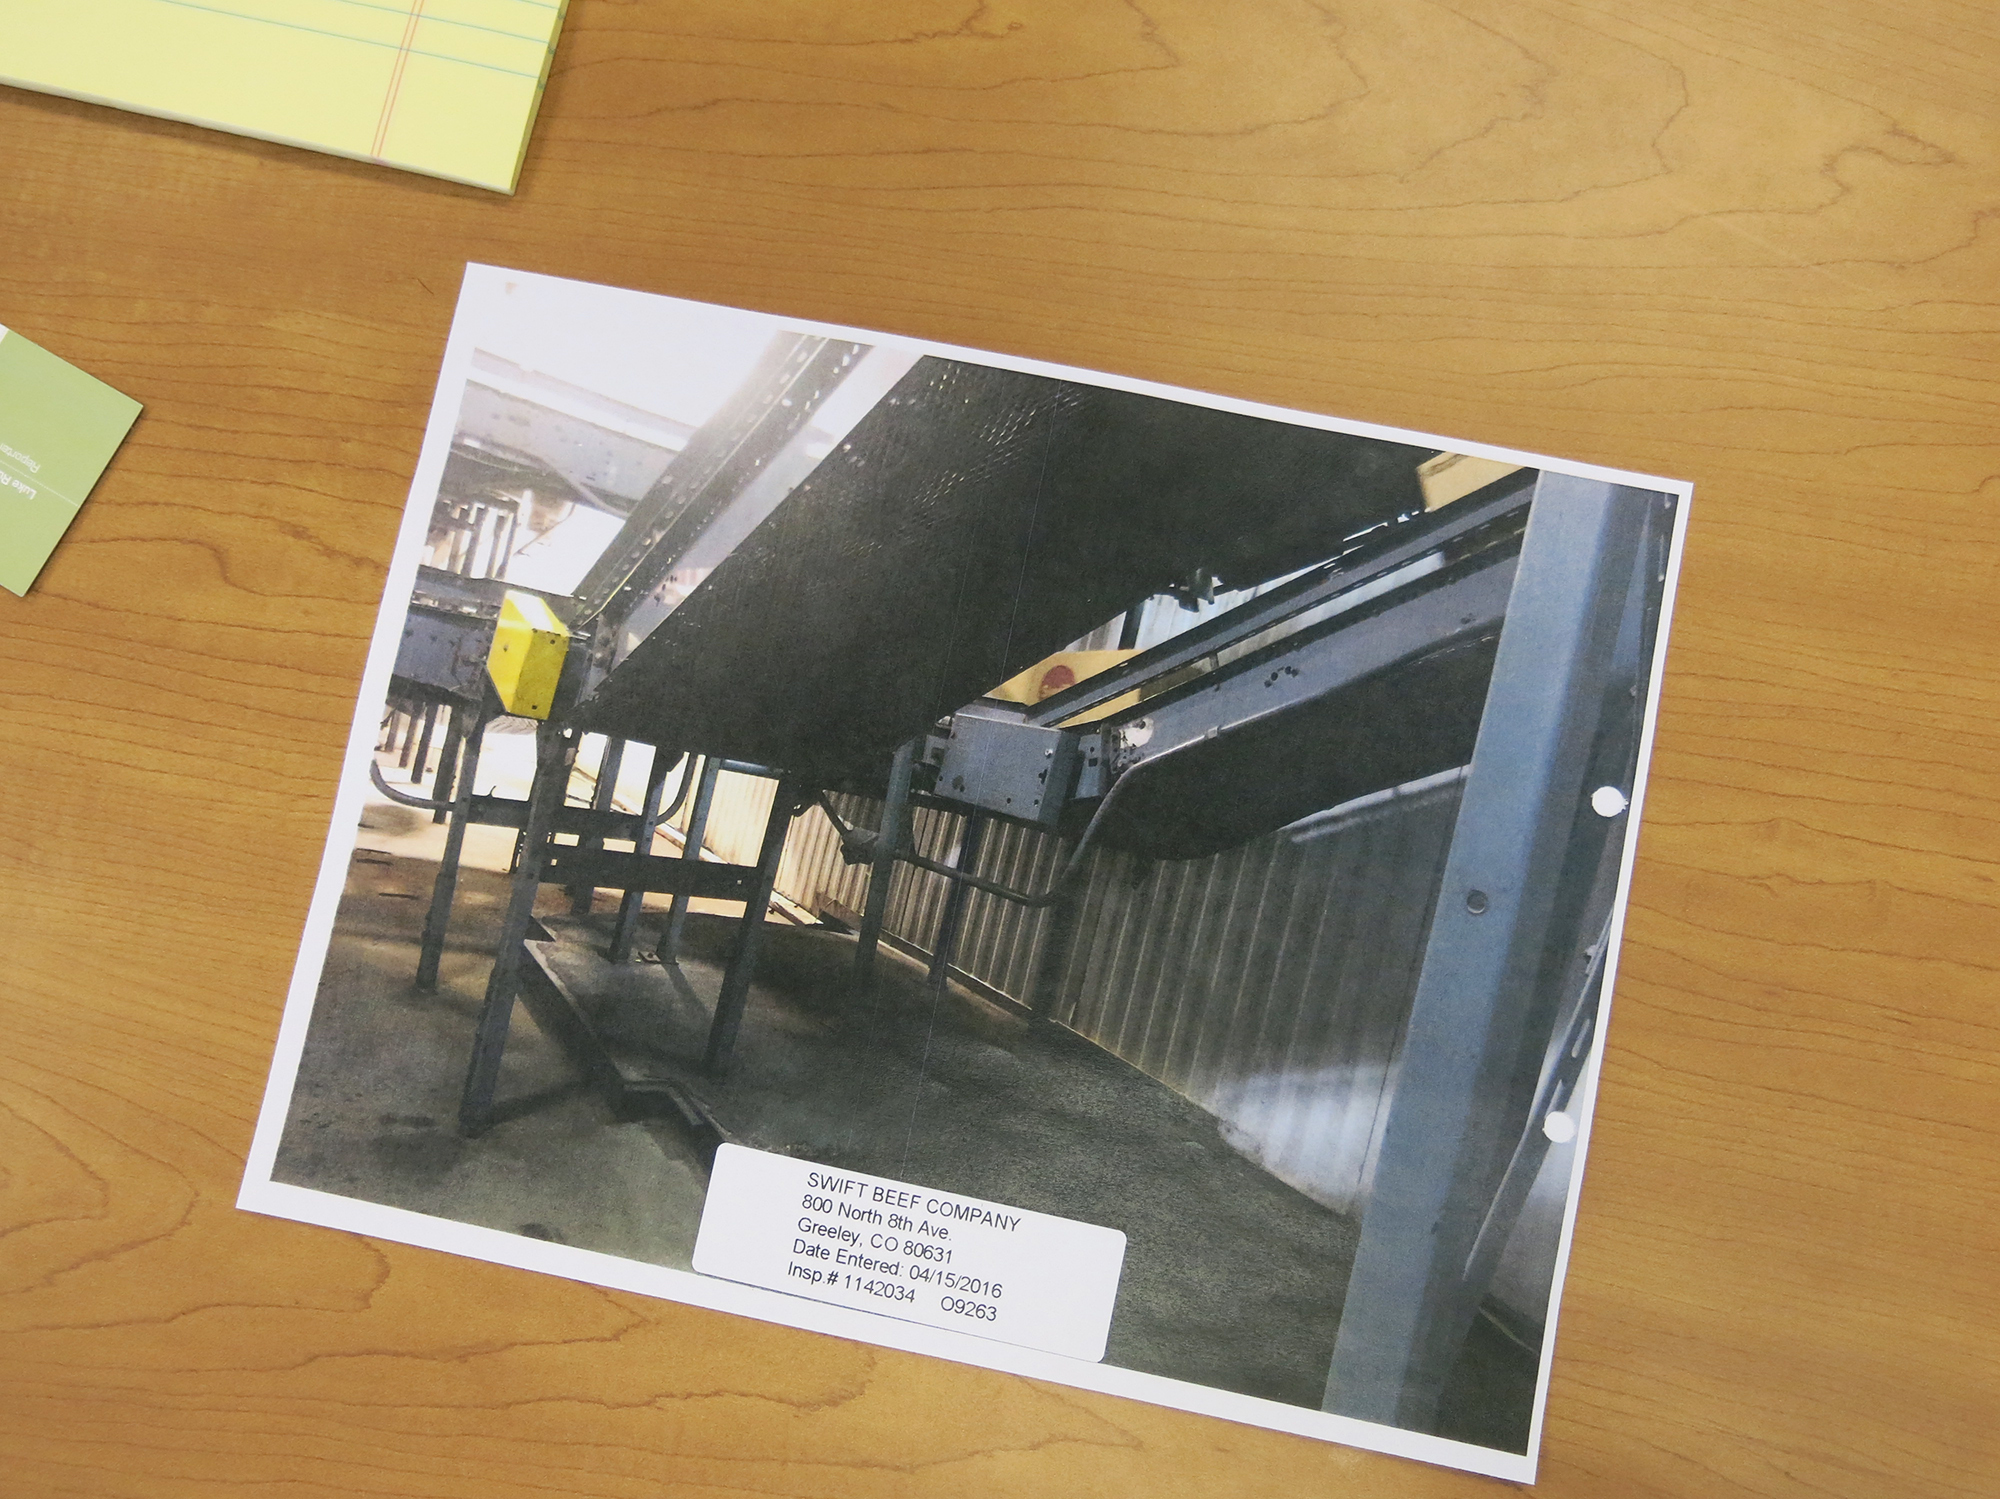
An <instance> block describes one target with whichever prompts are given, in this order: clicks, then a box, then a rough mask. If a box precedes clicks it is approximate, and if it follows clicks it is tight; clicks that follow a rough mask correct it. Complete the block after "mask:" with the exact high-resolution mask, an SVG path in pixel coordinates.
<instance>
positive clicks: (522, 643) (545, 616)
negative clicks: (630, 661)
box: [486, 588, 569, 718]
mask: <svg viewBox="0 0 2000 1499" xmlns="http://www.w3.org/2000/svg"><path fill="white" fill-rule="evenodd" d="M568 653H569V627H568V626H567V625H565V624H564V623H563V622H562V621H561V620H559V619H557V618H556V616H555V611H554V610H552V609H550V608H549V606H548V605H547V604H546V603H544V602H543V601H542V600H541V599H539V598H537V597H535V595H534V594H532V593H521V592H519V591H518V590H515V589H511V588H510V589H509V590H508V591H507V594H506V597H505V598H503V599H502V600H501V601H500V622H499V623H498V624H497V625H495V626H494V627H493V644H492V645H491V647H489V648H488V650H487V652H486V674H487V675H488V676H489V677H491V678H492V679H493V689H494V691H496V692H498V693H499V694H500V706H501V707H503V708H505V709H506V710H507V711H508V712H509V713H511V714H513V715H514V716H515V717H516V718H547V717H548V716H549V707H550V705H551V704H553V703H554V702H555V698H556V681H557V679H558V678H560V677H561V676H562V668H563V657H564V656H565V655H567V654H568Z"/></svg>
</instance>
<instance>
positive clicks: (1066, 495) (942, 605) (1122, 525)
mask: <svg viewBox="0 0 2000 1499" xmlns="http://www.w3.org/2000/svg"><path fill="white" fill-rule="evenodd" d="M1427 456H1429V450H1428V449H1418V448H1410V447H1406V446H1403V445H1400V444H1394V443H1387V442H1382V441H1378V440H1374V439H1369V438H1359V437H1350V436H1346V435H1343V434H1338V433H1330V432H1322V431H1317V430H1314V429H1311V428H1306V427H1299V426H1294V425H1291V424H1289V423H1283V422H1274V421H1267V420H1263V419H1260V418H1255V417H1246V416H1238V415H1234V414H1230V413H1225V412H1219V411H1214V410H1211V409H1208V408H1206V407H1199V406H1188V405H1183V404H1181V403H1178V402H1173V401H1167V400H1162V399H1159V398H1157V397H1150V396H1141V395H1132V394H1129V393H1125V392H1120V391H1111V390H1105V389H1102V388H1100V387H1096V386H1090V385H1081V384H1076V383H1073V382H1069V381H1061V380H1052V379H1048V378H1045V377H1041V376H1035V375H1024V374H1018V373H1014V372H1010V371H1004V370H995V369H991V368H988V367H986V366H982V365H972V364H962V363H957V362H954V361H949V360H941V359H924V360H922V361H920V362H919V363H918V364H917V365H916V366H915V368H913V369H912V370H911V371H910V373H909V374H908V375H907V376H905V377H904V379H903V380H902V381H901V382H900V383H899V384H898V385H897V386H896V388H895V389H894V390H893V391H892V392H890V394H889V395H888V396H887V397H886V398H884V400H883V401H881V402H880V403H879V404H878V405H877V406H876V407H875V409H874V410H873V411H871V412H870V413H869V415H868V416H867V417H866V418H864V419H863V420H862V422H861V423H860V424H859V425H857V426H856V427H855V429H854V431H853V433H852V434H851V435H850V436H849V438H848V440H847V441H846V442H844V443H843V444H842V445H841V446H840V448H839V449H838V450H836V451H835V452H834V453H832V454H830V455H829V456H828V457H827V458H826V459H825V460H824V461H823V462H822V463H821V464H820V465H819V467H818V468H817V469H816V470H815V471H814V472H813V474H812V475H811V476H810V477H809V478H808V479H807V480H806V481H805V482H804V483H803V484H801V485H800V486H799V487H798V489H796V490H795V491H794V492H793V493H792V495H791V496H790V497H789V498H787V499H786V501H785V502H784V503H783V504H782V505H781V506H779V508H778V509H777V510H776V511H775V512H774V513H773V514H772V515H771V517H770V518H769V519H767V520H766V521H765V522H764V524H763V525H761V526H759V527H758V528H757V530H756V531H754V532H753V533H752V534H751V535H750V536H749V537H748V538H747V539H746V540H745V542H744V543H743V544H742V546H740V547H739V548H738V549H737V550H736V551H735V552H734V553H733V554H731V555H730V556H729V557H728V558H727V559H726V560H725V561H724V562H723V563H722V564H721V565H720V566H719V567H717V568H716V569H715V571H714V572H713V573H712V574H710V576H709V577H708V579H707V580H706V581H705V582H704V583H703V584H702V586H701V587H700V588H699V589H697V590H696V591H695V592H694V594H692V595H691V596H690V597H689V598H688V599H687V600H686V602H684V603H683V604H682V605H681V606H680V607H679V608H678V609H677V610H675V611H674V612H673V613H672V614H671V615H669V616H668V617H667V618H666V619H665V620H664V621H663V622H662V623H661V624H660V626H659V627H658V628H657V629H656V630H654V632H653V633H652V634H651V635H650V636H649V637H648V638H647V639H646V640H644V641H643V642H641V643H640V645H639V646H638V647H637V648H636V649H635V650H634V651H633V652H632V653H631V655H630V656H629V657H628V658H627V659H626V660H625V661H623V662H621V663H620V664H619V665H618V667H617V668H616V669H614V670H613V672H612V673H611V674H610V675H609V676H608V677H607V678H606V680H605V681H604V682H603V683H602V684H601V685H600V687H599V688H598V689H597V691H596V692H595V693H594V694H593V695H592V696H591V697H590V698H588V699H587V700H586V701H585V702H584V703H583V704H582V705H581V707H580V709H579V712H578V719H579V721H580V722H581V723H582V724H583V726H584V727H586V728H589V729H594V730H599V731H602V732H607V733H613V734H622V735H626V736H628V737H632V738H637V739H642V740H646V741H649V742H656V743H664V744H669V745H673V746H675V747H682V748H689V749H699V750H703V751H706V752H711V753H716V754H723V755H728V756H731V757H734V758H740V759H746V760H754V761H758V762H761V763H763V764H767V765H774V766H778V767H781V768H783V769H786V770H789V771H792V772H794V773H796V774H799V775H801V776H804V777H806V778H808V779H817V780H821V781H826V782H831V781H835V780H841V779H846V778H850V777H852V776H854V775H856V774H864V775H865V774H866V773H868V771H869V770H870V769H871V768H872V767H874V766H875V765H876V764H878V763H879V762H880V761H881V760H882V759H883V758H884V757H885V756H886V755H887V753H888V751H889V750H890V749H891V748H892V747H893V746H894V745H895V744H897V743H899V742H901V741H903V740H906V739H908V738H910V737H912V736H913V735H916V734H919V733H921V732H923V731H924V730H926V729H927V728H929V727H930V726H931V724H933V723H934V722H935V721H936V720H937V718H938V717H939V716H940V715H942V714H944V713H947V712H950V711H951V710H952V709H954V708H956V707H959V706H960V705H962V704H963V703H966V702H968V701H970V700H971V699H973V698H976V697H978V696H979V695H980V694H981V693H983V692H984V691H986V690H987V689H988V688H990V687H992V686H994V685H995V684H997V683H999V682H1001V681H1004V680H1005V679H1006V678H1008V677H1010V676H1012V675H1014V674H1015V673H1017V672H1019V671H1022V670H1024V669H1026V668H1027V667H1028V666H1031V665H1032V664H1034V662H1036V661H1038V660H1040V659H1041V658H1042V657H1043V656H1046V655H1047V654H1049V653H1050V652H1051V651H1054V650H1058V649H1060V648H1061V647H1062V646H1064V645H1066V644H1068V643H1069V642H1070V641H1072V640H1075V639H1077V638H1078V637H1080V636H1081V635H1083V634H1085V633H1086V632H1087V631H1089V630H1091V629H1093V628H1095V627H1096V626H1098V625H1099V624H1102V623H1103V622H1104V621H1106V620H1108V619H1110V618H1111V617H1112V616H1114V615H1116V614H1118V613H1119V612H1120V611H1121V610H1122V609H1124V608H1126V607H1127V606H1128V605H1132V604H1136V603H1137V602H1138V601H1140V600H1142V599H1144V598H1147V597H1148V596H1150V595H1152V594H1155V593H1158V592H1161V591H1163V590H1166V589H1168V588H1170V587H1173V586H1175V585H1177V584H1184V583H1186V582H1188V581H1189V580H1191V579H1195V578H1197V577H1198V576H1199V575H1203V574H1208V575H1213V576H1214V577H1215V578H1217V579H1218V580H1220V581H1221V583H1223V584H1224V585H1225V586H1235V585H1241V584H1246V583H1252V582H1256V581H1259V580H1262V579H1264V578H1268V577H1272V576H1275V575H1278V574H1280V573H1284V572H1287V571H1290V570H1292V569H1294V568H1296V567H1299V566H1303V565H1304V564H1306V563H1308V562H1311V561H1314V560H1316V559H1318V558H1321V557H1324V556H1327V555H1329V554H1330V553H1332V552H1333V551H1335V550H1336V549H1337V548H1338V546H1339V544H1340V543H1341V541H1342V540H1343V539H1345V538H1347V537H1349V536H1351V535H1353V534H1355V533H1357V532H1359V531H1362V530H1364V529H1366V528H1369V527H1371V526H1375V525H1379V524H1382V523H1384V522H1388V521H1392V520H1394V519H1396V518H1397V517H1398V516H1402V515H1407V514H1410V513H1413V512H1415V511H1419V510H1421V508H1422V499H1421V495H1420V493H1419V490H1418V486H1417V480H1416V475H1415V468H1416V465H1417V464H1418V463H1419V462H1421V461H1422V460H1423V459H1424V458H1425V457H1427Z"/></svg>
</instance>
